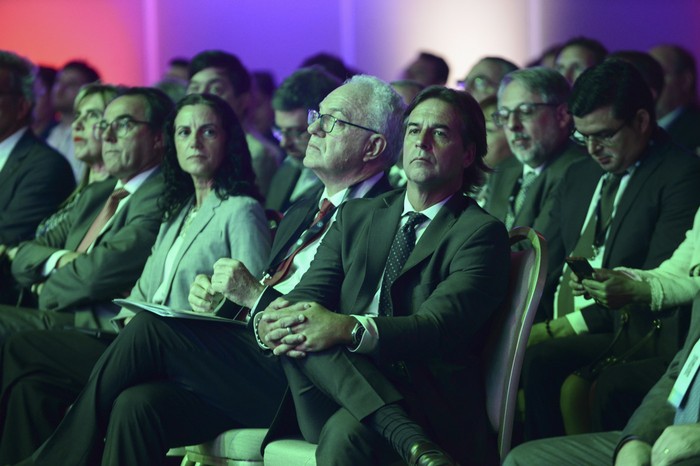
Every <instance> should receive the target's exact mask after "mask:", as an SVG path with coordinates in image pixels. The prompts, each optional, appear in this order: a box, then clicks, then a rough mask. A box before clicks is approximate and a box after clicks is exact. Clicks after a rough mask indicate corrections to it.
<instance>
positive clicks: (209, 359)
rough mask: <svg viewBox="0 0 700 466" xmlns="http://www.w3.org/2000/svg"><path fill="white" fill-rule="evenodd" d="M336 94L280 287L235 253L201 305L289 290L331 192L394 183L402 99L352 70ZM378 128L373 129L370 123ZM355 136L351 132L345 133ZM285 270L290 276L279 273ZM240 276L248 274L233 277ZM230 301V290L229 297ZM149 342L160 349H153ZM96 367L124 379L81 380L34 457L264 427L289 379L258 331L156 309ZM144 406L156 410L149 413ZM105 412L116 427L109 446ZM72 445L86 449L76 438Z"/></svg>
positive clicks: (279, 253) (203, 289)
mask: <svg viewBox="0 0 700 466" xmlns="http://www.w3.org/2000/svg"><path fill="white" fill-rule="evenodd" d="M332 95H335V99H336V102H337V101H338V99H340V100H341V101H342V102H343V107H342V108H341V109H336V108H335V107H334V109H333V110H332V112H333V113H332V115H334V117H333V118H337V120H336V122H335V127H334V128H332V131H327V132H324V131H322V129H321V128H320V126H319V125H318V124H316V125H312V127H311V128H310V129H309V131H311V133H312V136H311V144H310V146H315V147H318V145H320V144H327V145H328V146H330V147H331V150H329V151H328V152H327V154H326V155H327V157H324V158H322V159H319V158H318V157H316V156H314V157H311V158H310V159H308V160H306V162H313V165H310V166H311V167H312V168H313V170H314V171H316V172H317V173H318V176H319V178H320V179H321V180H323V182H324V190H323V192H322V193H316V194H315V195H314V196H313V197H308V198H305V199H303V200H301V201H299V202H298V203H296V204H295V205H294V206H293V207H292V208H291V209H290V210H289V211H288V213H287V215H286V216H285V218H284V219H283V221H282V222H281V223H280V226H279V228H278V232H277V234H276V235H275V241H274V243H273V247H272V251H271V255H270V262H269V266H268V268H267V270H268V271H269V272H270V275H276V278H277V282H276V284H274V287H278V288H279V290H275V289H274V288H273V286H267V287H266V288H264V287H263V286H262V285H261V284H260V283H259V282H258V281H257V279H256V277H252V276H251V274H250V273H249V272H248V271H247V269H245V267H243V265H242V264H241V263H236V262H237V261H235V260H234V259H222V260H221V261H219V262H218V263H217V265H216V267H215V269H216V270H215V275H216V276H217V277H214V278H212V281H213V282H215V283H219V279H220V283H221V285H222V287H221V288H218V285H217V287H214V286H212V281H210V278H209V277H206V276H204V275H201V276H199V277H197V282H196V283H195V284H194V285H193V288H192V291H191V296H190V301H191V303H192V304H193V308H195V309H198V310H203V311H208V310H213V309H214V308H216V307H217V305H218V304H219V301H220V298H221V297H222V296H223V295H225V296H226V297H227V298H229V299H233V300H234V301H235V303H236V304H235V308H236V309H237V308H238V307H239V305H241V304H242V305H247V306H248V307H251V308H252V309H253V311H252V312H253V313H254V312H255V311H256V309H257V307H256V306H255V304H254V303H255V300H256V299H257V297H258V296H257V295H256V293H259V292H260V291H261V289H262V288H264V291H265V293H264V294H265V296H269V298H261V299H260V301H261V302H268V301H267V300H268V299H269V300H272V299H274V298H275V297H276V296H279V295H280V293H281V292H287V291H288V290H289V289H291V288H293V287H294V286H295V285H296V283H298V281H299V278H300V277H301V276H302V275H303V274H304V273H305V271H306V269H307V268H308V266H309V263H310V262H311V259H312V258H313V256H314V254H315V250H316V248H317V247H318V244H319V243H320V238H321V236H320V234H322V233H323V232H324V231H327V230H325V229H324V226H325V225H327V224H328V223H329V222H332V221H333V212H330V213H327V214H326V215H327V217H326V216H323V217H321V218H320V219H319V220H316V219H315V217H316V216H317V214H318V212H319V207H320V206H321V205H322V204H324V203H323V200H324V199H330V200H331V201H332V202H334V203H337V204H341V203H342V202H344V201H345V200H346V199H350V198H353V197H363V196H365V197H367V196H373V195H376V194H378V193H380V192H384V191H386V190H388V189H390V188H389V184H388V182H387V181H386V178H385V176H384V175H383V172H384V171H385V170H386V169H387V168H388V167H390V166H391V165H392V164H393V163H394V162H395V160H396V156H397V154H398V153H399V151H400V135H401V116H402V112H403V109H404V104H403V102H402V101H401V98H400V97H399V96H398V95H397V94H395V93H394V92H393V91H392V90H391V88H390V86H389V85H388V84H386V83H384V82H382V81H380V80H378V79H376V78H372V77H368V76H363V77H358V78H354V80H353V81H351V82H349V83H347V84H345V85H343V86H341V87H340V88H338V89H336V90H335V91H333V93H332ZM328 98H330V96H329V97H328ZM329 117H330V115H327V116H324V117H323V118H324V120H326V119H327V118H329ZM357 125H359V127H358V126H357ZM370 125H372V127H373V128H374V129H373V130H371V131H370V130H368V129H363V128H370ZM326 130H328V128H327V127H326ZM348 134H350V136H352V137H351V138H348V137H347V135H348ZM344 135H345V137H343V136H344ZM308 231H311V234H308V233H307V232H308ZM300 238H301V239H302V241H301V244H302V246H303V247H302V248H300V247H299V243H300V241H299V240H300ZM295 251H299V252H297V253H296V254H293V259H292V260H290V261H285V259H287V258H289V257H290V256H292V253H293V252H295ZM282 264H288V266H285V267H283V266H282ZM282 269H284V270H286V274H284V275H278V274H277V271H278V270H282ZM234 277H238V278H237V279H238V280H240V283H237V282H236V283H233V284H232V282H235V280H234ZM267 283H270V282H269V281H268V282H267ZM224 284H226V286H225V287H223V285H224ZM234 285H235V287H236V289H234ZM249 287H250V289H248V288H249ZM214 288H216V290H218V291H215V290H214ZM249 299H251V301H250V302H249V301H248V300H249ZM212 301H215V302H214V304H212ZM229 303H230V301H229V300H228V299H227V300H226V302H225V303H224V305H227V304H229ZM264 307H265V306H263V307H262V309H264ZM149 341H153V342H155V341H157V344H156V346H150V343H149ZM144 345H146V346H144ZM148 347H150V348H151V349H154V348H156V347H158V348H162V349H163V350H164V351H162V352H161V351H160V350H158V352H157V354H156V353H152V352H151V351H150V350H149V349H148ZM127 354H130V355H131V356H127V357H129V358H132V357H135V359H133V361H132V362H128V363H127V362H126V360H124V359H122V358H123V357H124V356H126V355H127ZM166 366H169V367H171V368H172V370H171V369H165V367H166ZM94 371H95V373H106V372H109V373H110V374H112V375H114V376H115V377H116V378H115V379H112V375H109V376H108V377H107V378H108V379H110V380H111V381H110V382H108V383H107V384H106V385H103V382H104V381H105V380H106V379H104V378H103V377H102V376H96V377H95V378H93V379H91V380H90V381H89V382H87V380H85V382H87V387H86V389H85V390H84V391H83V394H82V395H81V396H80V397H79V398H78V400H77V401H76V402H75V404H74V406H73V408H72V409H71V410H70V412H69V415H68V417H67V418H66V419H65V420H64V422H63V423H62V424H61V426H60V427H59V429H58V430H57V431H56V433H55V434H54V435H53V437H52V438H51V439H50V440H49V441H48V442H47V443H46V444H45V446H44V447H42V448H41V449H40V450H39V451H38V452H37V453H36V454H35V455H34V459H33V461H35V463H36V464H55V463H56V462H58V463H70V464H75V465H80V464H86V465H91V464H95V463H99V461H100V460H99V458H100V457H101V456H104V461H105V462H106V463H107V462H109V463H111V464H160V462H162V460H163V457H164V455H165V452H166V451H167V450H168V448H170V447H173V446H180V445H189V444H195V443H200V442H202V441H206V440H209V439H211V438H212V437H214V436H215V435H217V434H219V433H221V432H222V431H224V430H227V429H231V428H234V427H266V426H268V425H269V423H270V422H271V420H272V417H273V415H274V412H275V409H276V407H277V404H278V402H279V400H280V399H281V397H282V394H283V390H284V385H285V383H284V374H283V373H282V370H281V368H280V367H279V364H278V363H277V361H276V359H274V358H269V357H265V356H264V355H263V354H262V352H261V351H260V350H259V348H258V345H257V343H256V341H255V338H254V336H253V333H252V331H249V330H246V329H243V328H241V327H238V326H233V325H229V324H220V323H212V322H202V321H182V320H180V319H166V318H160V317H157V316H154V315H151V314H148V313H141V314H139V315H137V316H136V317H134V319H133V320H132V321H131V322H130V323H129V324H128V325H127V326H126V327H125V329H124V330H123V331H122V332H121V334H120V335H119V337H118V338H117V340H116V341H115V342H114V343H113V345H112V346H111V347H110V348H109V349H108V350H107V352H106V353H105V354H104V355H103V357H102V359H101V360H100V362H98V364H97V366H96V367H95V369H94ZM142 371H145V372H142ZM143 374H149V375H147V376H146V377H143ZM151 376H152V378H151ZM127 381H128V382H127ZM113 382H114V383H113ZM122 382H126V385H125V384H124V383H122ZM134 384H139V386H141V387H142V388H143V387H145V386H150V387H152V394H153V399H148V400H141V399H136V398H135V397H133V396H132V395H131V392H130V390H128V387H129V386H132V385H134ZM232 394H236V395H235V396H232ZM93 396H97V397H98V398H99V399H100V400H107V399H111V400H112V401H115V402H116V404H113V403H112V402H109V403H108V404H102V402H100V403H99V406H98V405H96V404H95V403H94V402H93V401H94V399H92V397H93ZM91 399H92V400H91ZM171 403H173V404H171ZM146 405H148V406H150V407H149V408H148V409H147V410H146V411H143V409H141V408H143V407H144V406H146ZM113 407H114V409H113ZM145 413H148V414H146V415H145V417H144V416H143V415H144V414H145ZM107 420H108V422H109V424H110V426H109V431H110V433H109V434H107V435H106V437H107V439H106V443H105V442H103V439H104V437H105V428H106V423H105V421H107ZM88 425H89V426H90V427H87V428H86V426H88ZM86 434H88V435H86ZM76 443H77V444H80V445H81V446H80V447H76ZM103 449H104V451H103ZM71 452H72V453H71ZM66 455H71V456H70V458H68V457H66Z"/></svg>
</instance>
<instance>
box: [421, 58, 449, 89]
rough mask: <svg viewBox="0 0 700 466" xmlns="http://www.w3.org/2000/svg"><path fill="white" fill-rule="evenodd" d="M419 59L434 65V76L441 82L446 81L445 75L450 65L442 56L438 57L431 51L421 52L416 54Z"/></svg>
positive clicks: (447, 73) (446, 75)
mask: <svg viewBox="0 0 700 466" xmlns="http://www.w3.org/2000/svg"><path fill="white" fill-rule="evenodd" d="M418 59H419V60H425V61H428V62H430V63H432V64H433V66H434V67H435V77H436V78H437V80H438V81H440V82H442V83H446V82H447V77H448V76H449V75H450V67H449V65H448V64H447V62H446V61H445V59H444V58H442V57H438V56H437V55H434V54H432V53H428V52H421V53H420V54H419V55H418Z"/></svg>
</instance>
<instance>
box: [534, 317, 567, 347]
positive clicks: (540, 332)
mask: <svg viewBox="0 0 700 466" xmlns="http://www.w3.org/2000/svg"><path fill="white" fill-rule="evenodd" d="M549 329H550V330H551V331H552V335H551V336H550V335H549V333H547V324H545V323H544V322H540V323H538V324H535V325H533V326H532V329H531V330H530V338H529V339H528V340H527V346H528V347H530V346H532V345H536V344H537V343H541V342H543V341H545V340H550V339H552V338H563V337H568V336H571V335H574V334H575V333H576V332H575V331H574V328H573V327H572V326H571V324H570V323H569V319H567V318H566V317H559V318H557V319H554V320H550V321H549Z"/></svg>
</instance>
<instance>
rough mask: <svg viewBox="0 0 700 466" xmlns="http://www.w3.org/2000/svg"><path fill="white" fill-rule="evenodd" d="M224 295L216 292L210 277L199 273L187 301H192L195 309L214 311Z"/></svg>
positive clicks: (198, 310)
mask: <svg viewBox="0 0 700 466" xmlns="http://www.w3.org/2000/svg"><path fill="white" fill-rule="evenodd" d="M222 299H224V297H223V296H222V295H221V294H217V293H214V292H213V291H212V290H211V282H210V281H209V277H207V276H206V275H204V274H199V275H197V276H196V277H194V282H193V283H192V286H190V294H189V295H187V301H188V302H189V303H190V306H191V307H192V310H193V311H196V312H214V311H215V310H216V309H217V308H218V307H219V303H220V302H221V300H222Z"/></svg>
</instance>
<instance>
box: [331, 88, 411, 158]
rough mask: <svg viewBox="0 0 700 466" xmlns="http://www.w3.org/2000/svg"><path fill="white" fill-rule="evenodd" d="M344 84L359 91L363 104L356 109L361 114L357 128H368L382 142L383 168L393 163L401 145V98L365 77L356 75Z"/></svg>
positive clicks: (402, 109)
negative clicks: (358, 109) (383, 139)
mask: <svg viewBox="0 0 700 466" xmlns="http://www.w3.org/2000/svg"><path fill="white" fill-rule="evenodd" d="M344 84H355V85H358V86H361V87H362V92H361V94H362V96H363V97H364V98H365V101H364V102H362V103H361V104H360V105H358V107H360V108H361V110H362V111H361V112H360V114H359V115H358V118H356V120H357V121H358V122H359V123H358V124H362V125H363V126H367V127H368V128H372V129H373V130H375V131H377V132H379V133H380V134H382V135H383V136H384V138H385V139H386V143H387V145H386V149H384V152H383V153H382V154H381V158H382V160H383V161H384V164H385V166H386V167H387V168H389V167H390V166H391V165H394V164H395V163H396V160H397V159H398V157H399V154H400V153H401V146H402V141H403V124H402V118H403V111H404V109H405V108H406V104H405V103H404V101H403V99H402V98H401V96H400V95H399V94H398V93H397V92H396V91H395V90H394V88H392V87H391V86H390V85H389V84H388V83H386V82H384V81H382V80H381V79H379V78H377V77H374V76H369V75H366V74H358V75H356V76H353V77H352V78H350V79H348V80H347V81H345V83H344Z"/></svg>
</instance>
